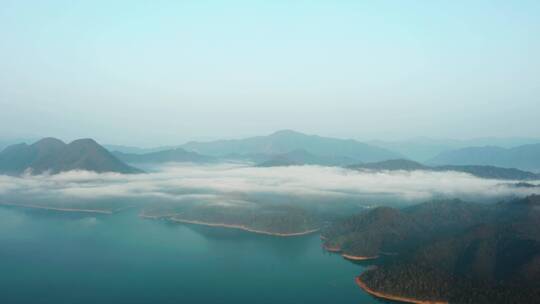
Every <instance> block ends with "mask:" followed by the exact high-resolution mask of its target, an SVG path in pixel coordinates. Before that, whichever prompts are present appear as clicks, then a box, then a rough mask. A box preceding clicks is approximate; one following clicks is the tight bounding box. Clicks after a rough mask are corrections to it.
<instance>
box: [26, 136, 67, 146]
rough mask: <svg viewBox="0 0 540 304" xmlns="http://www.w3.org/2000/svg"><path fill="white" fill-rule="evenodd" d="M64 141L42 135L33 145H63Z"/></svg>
mask: <svg viewBox="0 0 540 304" xmlns="http://www.w3.org/2000/svg"><path fill="white" fill-rule="evenodd" d="M64 145H65V143H64V142H63V141H61V140H60V139H58V138H54V137H44V138H42V139H40V140H38V141H36V142H35V143H34V144H33V146H36V147H43V146H64Z"/></svg>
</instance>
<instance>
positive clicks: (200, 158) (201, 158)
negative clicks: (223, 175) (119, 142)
mask: <svg viewBox="0 0 540 304" xmlns="http://www.w3.org/2000/svg"><path fill="white" fill-rule="evenodd" d="M113 154H114V156H116V157H117V158H118V159H120V160H122V161H124V162H126V163H168V162H190V163H209V162H213V161H215V158H213V157H210V156H206V155H201V154H199V153H195V152H190V151H186V150H184V149H182V148H176V149H171V150H164V151H158V152H152V153H145V154H134V153H122V152H117V151H115V152H113Z"/></svg>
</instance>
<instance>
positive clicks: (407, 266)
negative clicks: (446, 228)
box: [357, 195, 540, 304]
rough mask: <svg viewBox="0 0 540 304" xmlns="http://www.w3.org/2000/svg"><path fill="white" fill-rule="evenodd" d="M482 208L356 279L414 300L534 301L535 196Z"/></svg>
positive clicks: (537, 291) (539, 200)
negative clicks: (473, 218)
mask: <svg viewBox="0 0 540 304" xmlns="http://www.w3.org/2000/svg"><path fill="white" fill-rule="evenodd" d="M471 206H472V205H471ZM475 208H476V207H475ZM484 208H488V209H485V210H481V209H479V210H476V211H474V210H473V211H472V212H471V214H478V212H481V214H486V215H487V216H485V218H484V220H483V222H478V223H476V224H473V222H470V223H469V227H468V228H466V229H462V230H460V231H456V232H454V233H451V234H446V235H440V234H435V235H434V236H433V237H432V238H431V239H430V240H429V241H427V242H425V243H423V244H419V245H417V246H416V248H414V249H413V250H409V251H402V252H401V255H400V256H399V257H395V258H394V259H391V260H390V261H387V262H385V263H382V264H381V265H379V267H377V268H373V269H371V270H368V271H366V272H364V273H363V274H361V275H360V276H359V278H358V279H357V282H359V285H360V286H363V288H368V289H369V290H371V291H377V292H378V293H379V294H380V295H387V296H388V295H392V296H398V297H402V298H407V299H416V300H419V301H420V300H421V301H440V302H450V303H479V304H482V303H486V304H487V303H490V304H491V303H533V302H535V300H534V299H537V297H538V296H540V227H539V226H538V222H539V221H540V209H539V208H540V196H538V195H535V196H530V197H527V198H524V199H518V200H515V201H512V202H509V203H502V204H497V205H492V206H488V207H484ZM466 209H467V207H465V210H466ZM486 211H487V213H486ZM477 216H478V215H477ZM470 224H472V225H470Z"/></svg>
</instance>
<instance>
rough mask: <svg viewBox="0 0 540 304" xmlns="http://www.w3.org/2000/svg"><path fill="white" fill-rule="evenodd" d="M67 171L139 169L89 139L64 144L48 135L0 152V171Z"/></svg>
mask: <svg viewBox="0 0 540 304" xmlns="http://www.w3.org/2000/svg"><path fill="white" fill-rule="evenodd" d="M70 170H88V171H95V172H118V173H138V172H141V171H140V170H138V169H136V168H133V167H130V166H128V165H126V164H125V163H123V162H122V161H120V160H119V159H117V158H116V157H115V156H114V155H112V154H111V153H110V152H109V151H107V150H106V149H105V148H103V147H102V146H100V145H99V144H98V143H97V142H95V141H94V140H92V139H78V140H75V141H72V142H71V143H69V144H66V143H64V142H63V141H61V140H59V139H56V138H50V137H49V138H43V139H41V140H39V141H37V142H35V143H33V144H31V145H28V144H25V143H22V144H16V145H11V146H8V147H7V148H5V149H4V150H3V151H2V152H1V153H0V173H1V174H9V175H18V174H22V173H25V172H28V173H31V174H41V173H51V174H55V173H59V172H63V171H70Z"/></svg>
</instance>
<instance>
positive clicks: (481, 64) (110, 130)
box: [0, 0, 540, 146]
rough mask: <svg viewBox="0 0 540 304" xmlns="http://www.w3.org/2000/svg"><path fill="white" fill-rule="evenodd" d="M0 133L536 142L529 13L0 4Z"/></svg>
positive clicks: (539, 35) (288, 4) (498, 4)
mask: <svg viewBox="0 0 540 304" xmlns="http://www.w3.org/2000/svg"><path fill="white" fill-rule="evenodd" d="M0 37H1V40H0V137H11V138H13V137H41V136H55V137H59V138H62V139H65V140H71V139H75V138H80V137H92V138H95V139H96V140H98V141H100V142H102V143H109V144H112V143H115V144H127V145H139V146H157V145H173V144H180V143H183V142H185V141H188V140H202V139H217V138H236V137H244V136H251V135H260V134H268V133H271V132H273V131H276V130H280V129H295V130H298V131H302V132H306V133H311V134H319V135H325V136H335V137H341V138H358V139H405V138H410V137H416V136H428V137H435V138H474V137H486V136H496V137H511V136H520V137H538V135H539V134H540V123H538V117H539V115H540V56H538V54H540V2H539V1H496V0H493V1H482V0H478V1H360V0H357V1H338V0H336V1H330V0H328V1H316V0H313V1H295V0H287V1H284V0H273V1H257V0H252V1H206V0H194V1H137V0H129V1H127V0H125V1H123V0H119V1H102V0H94V1H67V0H65V1H56V0H51V1H32V2H29V1H11V0H0Z"/></svg>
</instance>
